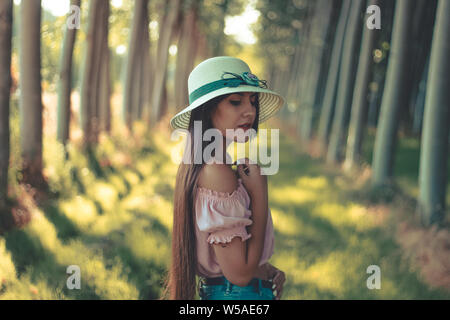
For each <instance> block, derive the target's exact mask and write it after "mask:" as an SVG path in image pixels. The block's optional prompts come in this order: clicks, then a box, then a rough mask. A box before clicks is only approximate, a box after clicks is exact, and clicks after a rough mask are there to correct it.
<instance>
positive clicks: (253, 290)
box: [198, 276, 275, 300]
mask: <svg viewBox="0 0 450 320" xmlns="http://www.w3.org/2000/svg"><path fill="white" fill-rule="evenodd" d="M221 278H223V281H224V283H223V284H220V285H206V284H204V283H203V281H202V279H200V281H199V286H198V290H199V296H200V300H275V296H274V294H273V292H272V289H270V288H263V287H262V285H261V279H258V278H254V279H256V281H255V283H257V285H248V286H246V287H240V286H237V285H234V284H232V283H231V282H230V281H228V280H227V279H226V278H225V277H224V276H222V277H221Z"/></svg>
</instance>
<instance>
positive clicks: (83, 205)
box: [59, 195, 97, 229]
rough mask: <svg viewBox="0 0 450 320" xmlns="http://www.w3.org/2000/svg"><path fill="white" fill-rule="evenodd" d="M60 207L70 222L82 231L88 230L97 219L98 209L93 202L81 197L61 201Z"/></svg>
mask: <svg viewBox="0 0 450 320" xmlns="http://www.w3.org/2000/svg"><path fill="white" fill-rule="evenodd" d="M59 207H60V209H61V211H63V212H64V213H65V214H66V216H67V217H68V218H69V219H70V220H72V221H73V222H74V223H75V224H76V225H77V226H78V227H80V228H82V229H83V228H87V227H88V226H89V224H91V223H92V222H94V221H95V219H96V218H97V209H96V207H95V205H94V203H93V202H92V200H90V199H87V198H86V197H84V196H81V195H78V196H75V197H74V198H72V199H69V200H64V201H61V203H60V205H59Z"/></svg>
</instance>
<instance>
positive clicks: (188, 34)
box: [175, 0, 199, 108]
mask: <svg viewBox="0 0 450 320" xmlns="http://www.w3.org/2000/svg"><path fill="white" fill-rule="evenodd" d="M183 4H184V6H183V10H182V13H183V14H182V17H183V18H182V19H183V22H182V27H181V31H180V34H179V38H178V46H177V49H178V50H177V62H176V75H175V106H176V107H177V108H181V107H182V106H186V105H188V104H189V99H188V87H187V82H188V77H189V73H190V72H191V71H192V69H193V67H194V60H195V56H196V53H197V43H198V38H199V37H198V31H199V30H198V28H197V25H196V20H197V19H198V12H197V10H198V1H197V0H188V1H185V2H184V3H183Z"/></svg>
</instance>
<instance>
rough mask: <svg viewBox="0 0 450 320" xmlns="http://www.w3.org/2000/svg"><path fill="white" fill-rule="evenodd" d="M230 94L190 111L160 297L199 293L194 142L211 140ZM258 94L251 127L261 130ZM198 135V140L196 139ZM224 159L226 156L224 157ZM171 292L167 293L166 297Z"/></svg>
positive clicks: (178, 297)
mask: <svg viewBox="0 0 450 320" xmlns="http://www.w3.org/2000/svg"><path fill="white" fill-rule="evenodd" d="M229 95H230V94H225V95H221V96H218V97H216V98H213V99H211V100H209V101H208V102H206V103H204V104H203V105H201V106H199V107H198V108H195V109H194V110H192V111H191V116H190V120H189V129H188V131H189V133H190V134H189V135H188V139H190V141H186V142H187V143H186V146H191V147H189V148H188V147H187V148H186V149H185V156H186V152H189V153H188V156H189V157H190V161H189V162H188V163H184V162H181V164H180V166H179V167H178V172H177V177H176V182H175V192H174V204H173V229H172V261H171V264H170V268H169V271H168V274H167V277H166V279H165V283H164V289H163V294H162V296H161V298H160V299H167V298H169V299H171V300H193V299H194V298H195V294H196V281H195V276H196V274H197V251H196V248H197V237H196V235H195V208H194V201H195V198H196V192H197V180H198V176H199V173H200V171H201V169H202V167H203V165H204V159H203V157H201V158H202V159H201V163H200V164H199V163H194V150H195V148H194V147H192V146H194V145H198V144H201V145H202V149H201V150H204V149H205V147H206V146H207V145H208V144H209V143H210V142H209V141H203V139H202V137H203V134H204V132H205V131H206V130H208V129H210V128H213V124H212V114H213V112H214V111H215V109H216V108H217V105H218V104H219V102H220V101H222V100H224V99H225V98H227V97H228V96H229ZM258 119H259V97H258V95H256V118H255V122H254V123H253V126H252V128H253V129H254V130H255V131H256V132H257V131H258V122H259V121H258ZM194 121H202V135H201V136H200V137H196V136H195V135H194ZM195 139H197V141H195ZM224 160H225V159H224ZM197 162H198V161H197ZM167 296H168V297H167Z"/></svg>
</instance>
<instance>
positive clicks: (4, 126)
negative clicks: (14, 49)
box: [0, 0, 13, 220]
mask: <svg viewBox="0 0 450 320" xmlns="http://www.w3.org/2000/svg"><path fill="white" fill-rule="evenodd" d="M12 22H13V1H12V0H7V1H1V2H0V145H1V147H0V215H2V214H3V212H4V210H3V209H4V208H5V207H6V199H7V196H8V166H9V98H10V90H11V46H12V44H11V37H12ZM0 220H1V217H0Z"/></svg>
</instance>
